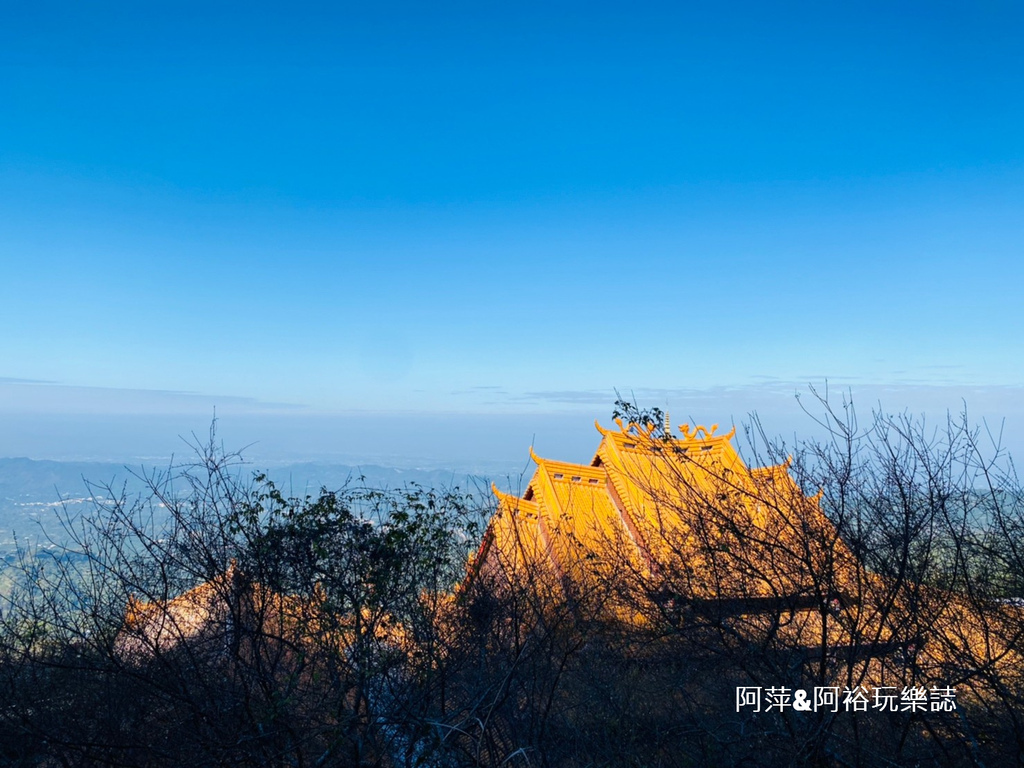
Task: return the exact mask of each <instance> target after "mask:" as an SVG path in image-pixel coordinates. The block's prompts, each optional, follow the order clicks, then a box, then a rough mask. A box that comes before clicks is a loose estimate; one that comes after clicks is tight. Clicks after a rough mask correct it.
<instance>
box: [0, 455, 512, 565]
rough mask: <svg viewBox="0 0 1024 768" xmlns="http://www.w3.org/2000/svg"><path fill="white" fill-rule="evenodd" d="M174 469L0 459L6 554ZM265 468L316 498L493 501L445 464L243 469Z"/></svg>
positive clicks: (245, 472) (476, 480)
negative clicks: (410, 496) (329, 494)
mask: <svg viewBox="0 0 1024 768" xmlns="http://www.w3.org/2000/svg"><path fill="white" fill-rule="evenodd" d="M166 469H167V467H166V466H165V467H160V466H144V465H142V466H140V465H135V466H132V465H125V464H116V463H109V462H83V461H38V460H33V459H26V458H0V553H2V552H7V553H9V552H11V551H12V550H13V548H14V544H15V537H17V539H18V540H20V541H23V542H24V541H26V540H33V541H44V540H46V539H47V538H51V539H53V540H55V541H62V540H64V539H65V538H66V535H65V534H64V532H63V530H62V528H61V525H60V520H59V515H58V512H59V511H60V510H61V509H65V510H67V512H68V513H70V514H71V515H72V516H74V515H77V514H83V513H87V512H88V511H89V510H90V509H91V508H92V505H93V499H94V498H96V499H100V498H109V497H111V496H116V495H121V494H122V493H123V494H126V495H127V496H129V497H130V496H134V495H138V494H140V493H143V492H144V491H145V489H146V482H145V479H144V478H145V476H146V475H150V474H152V472H154V471H161V470H165V471H166ZM260 471H263V472H265V473H266V475H267V476H268V477H269V478H270V479H271V480H272V481H273V482H274V484H275V485H276V486H277V487H278V488H279V489H280V490H281V492H282V493H283V494H284V495H285V496H298V497H302V496H306V495H315V494H317V493H318V492H319V491H320V489H321V488H327V489H329V490H337V489H339V488H342V487H343V486H345V485H346V484H348V485H359V486H367V487H374V488H401V487H403V486H406V485H409V484H413V483H415V484H418V485H420V486H422V487H424V488H452V487H458V488H459V489H461V490H463V491H466V492H470V493H475V494H479V495H480V496H481V497H482V498H488V497H489V494H490V482H491V481H490V479H489V478H487V477H484V476H481V475H470V474H465V473H457V472H454V471H447V470H440V469H403V468H396V467H382V466H377V465H368V466H351V465H346V464H328V463H316V462H303V463H296V464H286V465H281V466H276V467H269V468H266V469H261V468H260V467H257V466H256V465H241V466H239V467H238V472H239V474H240V477H241V478H242V479H243V480H244V479H248V478H249V477H251V476H253V475H255V474H256V473H257V472H260ZM495 482H496V483H497V484H498V485H499V486H500V487H502V488H504V489H511V490H513V491H518V490H520V489H519V488H518V487H517V486H518V485H519V482H520V481H519V478H509V477H505V478H495Z"/></svg>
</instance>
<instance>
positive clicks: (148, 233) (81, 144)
mask: <svg viewBox="0 0 1024 768" xmlns="http://www.w3.org/2000/svg"><path fill="white" fill-rule="evenodd" d="M209 6H210V4H208V3H194V4H188V3H173V4H163V5H159V6H156V5H155V4H130V3H107V4H102V3H100V4H88V6H86V5H85V4H77V3H74V4H73V3H45V2H43V3H33V4H24V6H23V7H20V8H18V7H14V6H13V4H7V5H6V6H5V7H4V8H3V10H2V11H0V14H2V19H0V264H2V274H0V421H3V420H6V428H5V429H2V430H0V432H3V433H4V435H3V437H2V438H0V453H4V454H21V453H33V454H36V455H40V456H42V455H58V454H61V455H63V453H66V454H68V455H89V454H90V453H92V452H95V451H98V450H99V449H98V448H96V445H98V443H96V439H97V438H96V434H95V433H96V428H95V425H93V426H92V427H87V426H84V425H86V424H92V422H89V421H88V419H90V418H108V417H109V418H110V419H124V420H126V423H129V424H131V423H134V424H136V425H137V426H136V428H135V434H136V437H135V438H128V437H125V438H124V440H125V442H124V443H123V445H124V447H123V449H122V450H123V451H124V452H125V453H126V455H135V454H136V453H139V452H146V451H155V452H157V453H159V452H160V451H162V450H163V449H162V448H157V447H153V446H155V445H156V443H153V444H152V445H151V444H149V443H146V447H142V445H143V443H142V442H140V440H141V437H139V436H140V435H142V433H143V432H146V431H147V430H148V431H150V432H152V431H153V430H157V431H161V432H162V433H175V434H177V431H181V430H182V429H188V428H192V427H191V426H190V425H193V424H195V423H198V422H201V421H202V420H204V419H205V420H208V418H209V415H210V414H211V413H212V412H213V408H214V407H216V408H217V409H218V413H219V414H220V415H221V416H222V418H224V419H225V423H226V424H227V426H229V427H230V426H231V425H232V419H235V422H234V423H235V425H236V429H237V433H238V435H239V436H242V437H244V438H245V439H249V438H252V439H257V440H260V441H261V445H263V446H264V449H265V450H266V452H267V455H271V454H273V453H274V449H273V445H274V443H275V440H276V441H279V442H280V443H281V444H284V443H288V440H293V442H295V445H296V450H298V448H299V446H300V445H301V443H302V439H301V438H299V437H295V438H294V439H293V438H287V434H293V435H301V434H308V431H307V432H303V430H304V429H306V430H308V429H309V427H308V424H309V423H320V424H327V423H331V424H334V423H336V424H337V425H338V427H337V430H338V431H340V432H345V433H346V435H347V436H346V437H338V436H337V434H339V433H340V432H330V431H329V432H325V433H324V434H323V435H322V436H321V437H320V438H318V439H316V440H312V439H310V440H309V447H308V452H310V453H324V454H328V453H332V452H338V451H340V452H341V453H345V454H346V455H348V454H349V453H353V454H357V453H358V452H359V450H360V445H361V444H360V442H359V440H357V439H356V438H353V437H352V436H351V434H352V433H359V432H360V430H363V431H365V429H366V428H367V427H366V426H365V423H372V418H373V414H380V413H387V414H391V416H389V418H392V417H393V418H395V419H399V420H400V421H401V423H404V424H406V425H411V426H408V427H407V429H411V430H415V429H422V430H426V429H434V430H438V432H437V434H442V433H444V434H443V437H442V438H439V439H438V440H437V441H435V442H434V443H432V444H424V445H422V446H418V447H417V448H416V449H415V451H414V452H413V453H415V455H416V456H427V455H428V454H429V455H430V457H432V458H434V459H438V460H443V458H444V457H445V456H446V455H449V454H450V455H454V454H455V453H458V452H459V451H462V450H463V449H464V448H465V445H463V446H462V448H457V447H456V446H458V445H459V441H460V440H463V443H464V436H465V434H467V432H466V430H470V429H476V430H478V431H480V432H482V433H488V432H491V433H493V432H495V431H497V430H499V429H501V430H504V431H505V432H506V433H508V434H511V435H512V437H514V440H513V442H515V441H516V440H518V441H519V442H522V443H523V445H524V446H525V444H526V443H528V442H529V441H530V440H531V439H533V438H534V437H536V436H537V435H538V433H540V437H539V438H538V440H539V444H543V440H544V434H545V429H546V426H545V425H547V424H554V423H558V424H560V425H562V426H560V427H559V428H558V429H559V430H560V431H559V432H558V434H560V435H561V434H576V431H579V434H581V435H585V437H580V438H579V440H580V441H581V443H580V444H581V445H582V444H584V443H585V444H587V445H589V444H590V443H591V442H593V433H592V431H590V430H591V428H590V427H589V424H590V421H591V419H593V418H594V417H595V416H596V417H601V418H603V419H607V416H608V412H609V411H610V408H611V406H610V403H611V401H612V399H613V398H614V394H613V392H614V389H615V388H618V389H619V390H621V391H623V392H627V391H633V392H634V393H636V395H637V397H638V398H640V399H642V400H646V401H647V402H649V403H651V404H657V405H660V406H662V407H668V408H669V410H670V411H673V412H675V413H679V414H680V415H682V414H686V415H687V417H690V416H692V417H693V418H695V419H697V420H698V421H707V422H711V421H722V422H725V421H728V420H729V419H730V418H740V417H742V415H743V414H745V413H746V412H747V411H749V410H751V409H754V408H758V409H761V410H762V411H767V412H777V414H778V418H777V420H776V421H777V425H778V428H779V429H784V430H797V431H799V428H800V422H799V413H798V409H797V408H795V406H794V405H793V400H792V394H793V392H794V391H799V390H804V391H806V387H807V385H808V384H811V383H813V384H817V385H819V386H820V385H821V383H822V382H824V381H825V380H826V379H827V380H828V381H829V382H830V384H831V385H832V386H833V387H849V388H852V390H853V391H854V393H855V396H861V397H863V398H864V399H867V401H868V402H873V401H874V400H876V399H883V400H884V402H883V404H884V406H885V407H888V408H891V409H895V410H902V409H904V408H909V409H911V410H914V411H916V410H929V411H934V412H941V411H942V410H943V409H945V408H953V409H956V408H959V407H960V404H961V402H962V400H964V399H966V400H967V402H968V405H969V406H970V405H971V404H972V403H980V404H981V405H980V411H981V415H984V416H986V417H991V418H998V417H1002V416H1005V417H1007V419H1008V424H1009V425H1010V427H1011V428H1012V427H1013V426H1014V425H1015V424H1016V425H1017V427H1018V430H1019V432H1020V433H1021V434H1022V435H1024V423H1021V422H1020V419H1019V417H1020V415H1021V411H1022V409H1024V406H1021V405H1019V403H1021V398H1020V397H1019V395H1020V393H1021V391H1022V387H1024V356H1022V355H1021V354H1020V352H1021V343H1020V338H1021V335H1022V332H1024V323H1022V313H1021V311H1020V308H1019V305H1020V300H1019V298H1018V296H1019V294H1020V288H1019V286H1020V285H1021V284H1022V278H1024V267H1022V262H1024V259H1022V258H1021V257H1022V256H1024V141H1022V140H1021V137H1022V136H1024V99H1022V97H1021V93H1022V82H1024V46H1022V45H1020V40H1021V39H1024V7H1022V6H1020V5H1019V4H1015V3H1001V2H984V3H940V2H929V3H901V4H895V5H894V4H891V3H884V4H883V3H876V4H868V3H845V4H837V3H781V4H778V3H773V4H765V3H731V4H730V3H716V4H707V3H701V4H696V3H672V4H668V3H666V4H658V3H654V4H641V5H639V6H637V7H628V8H627V7H626V6H625V5H623V4H616V5H611V4H594V3H589V4H582V3H580V4H560V3H545V4H535V5H531V4H525V3H515V4H512V3H507V4H498V3H481V2H475V3H464V4H426V3H421V4H407V3H374V4H361V5H354V4H347V3H341V4H330V5H327V4H324V5H317V4H295V5H289V6H287V7H286V6H285V4H273V5H266V4H260V3H246V4H230V3H225V4H218V6H217V8H216V9H211V8H210V7H209ZM861 393H863V394H862V395H861ZM773 409H774V410H773ZM976 410H977V409H976ZM36 417H38V418H36ZM76 419H85V421H76ZM159 419H164V421H159ZM167 419H170V420H169V421H168V420H167ZM175 419H178V420H177V421H175ZM246 419H248V421H246ZM303 419H306V420H309V419H312V420H313V421H312V422H309V421H305V422H304V421H303ZM332 419H334V420H340V421H337V422H334V421H331V420H332ZM367 419H369V420H370V421H368V422H367V421H366V420H367ZM445 419H447V421H445ZM360 420H363V421H360ZM364 422H365V423H364ZM577 422H578V423H579V424H580V425H581V426H580V427H575V426H572V425H574V424H576V423H577ZM378 423H379V422H378ZM396 423H397V422H396ZM48 424H49V425H51V426H46V425H48ZM70 424H80V426H79V427H77V428H76V429H74V430H73V429H71V427H69V426H68V425H70ZM300 424H306V425H307V426H306V427H301V428H300V426H298V425H300ZM359 424H363V426H362V427H360V426H358V425H359ZM445 424H448V425H449V426H448V427H447V432H445V429H446V428H445V427H444V425H445ZM484 424H489V425H492V427H493V428H491V427H488V428H486V429H485V428H483V427H481V425H484ZM774 424H775V422H773V425H774ZM52 425H61V426H60V428H59V429H58V428H57V427H56V426H52ZM186 425H188V426H186ZM259 425H262V426H259ZM415 425H419V426H415ZM473 425H475V426H473ZM76 430H77V431H76ZM289 430H290V432H289ZM101 431H102V430H101ZM391 431H393V432H394V434H395V438H394V444H393V445H390V444H386V441H385V442H382V443H381V445H380V446H378V447H375V448H374V451H377V452H378V453H379V454H380V455H382V456H383V455H392V454H396V455H397V454H398V453H401V452H402V451H403V450H407V453H408V452H409V451H412V449H403V445H406V444H407V443H408V440H407V439H406V438H404V437H403V436H402V431H403V430H402V428H401V427H397V426H396V427H394V428H393V429H392V430H391ZM126 434H127V433H126ZM460 436H462V437H460ZM150 437H151V436H150ZM229 437H230V432H229ZM147 439H148V438H147ZM548 439H549V442H550V443H551V445H552V446H553V448H561V447H562V443H560V442H559V440H560V439H561V438H557V439H556V438H555V437H550V438H548ZM132 440H134V441H135V442H134V443H133V442H132ZM90 441H92V442H90ZM332 441H334V442H332ZM143 442H144V441H143ZM569 442H571V441H569ZM569 442H567V443H566V445H568V444H569ZM1022 442H1024V439H1022ZM160 444H161V445H162V443H160ZM288 444H289V445H290V444H291V443H288ZM129 445H131V446H133V447H128V446H129ZM339 446H343V447H339ZM500 446H501V447H499V443H498V442H494V443H493V444H490V443H486V441H485V442H481V443H479V444H474V446H473V447H472V449H471V453H472V454H473V455H477V456H479V455H481V454H488V452H492V453H493V454H494V458H496V459H498V458H502V459H503V458H506V457H508V458H515V455H514V454H511V455H509V456H506V454H507V453H508V451H511V449H510V448H506V447H504V446H505V444H504V443H501V444H500ZM332 447H333V448H336V449H337V451H332ZM110 450H111V451H116V450H118V449H116V448H113V447H111V448H110ZM289 450H290V449H289ZM516 450H520V449H516ZM581 450H582V449H581ZM62 452H63V453H62ZM283 452H287V451H283ZM499 454H500V455H499ZM409 455H410V456H411V455H412V453H410V454H409ZM460 455H461V454H460Z"/></svg>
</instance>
